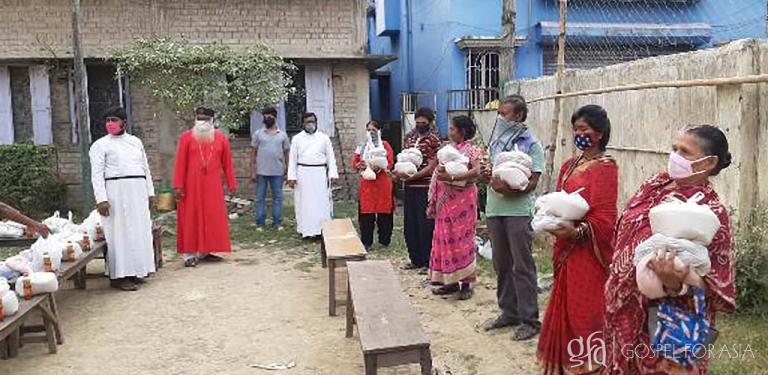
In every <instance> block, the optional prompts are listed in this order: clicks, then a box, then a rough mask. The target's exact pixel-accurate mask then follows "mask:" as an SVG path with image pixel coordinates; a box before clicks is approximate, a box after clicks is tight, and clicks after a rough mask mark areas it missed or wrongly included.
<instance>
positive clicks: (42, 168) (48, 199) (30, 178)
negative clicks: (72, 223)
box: [0, 145, 66, 219]
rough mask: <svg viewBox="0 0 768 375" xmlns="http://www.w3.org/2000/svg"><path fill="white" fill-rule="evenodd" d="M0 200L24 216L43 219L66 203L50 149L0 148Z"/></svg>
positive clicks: (19, 146)
mask: <svg viewBox="0 0 768 375" xmlns="http://www.w3.org/2000/svg"><path fill="white" fill-rule="evenodd" d="M0 200H2V201H3V202H5V203H7V204H10V205H11V206H13V207H15V208H17V209H19V210H20V211H21V212H23V213H24V214H26V215H28V216H31V217H34V218H38V219H40V218H43V217H46V216H48V215H50V214H51V213H52V212H53V211H55V210H56V209H58V208H59V207H61V206H62V205H63V204H65V202H66V186H65V185H64V184H63V183H62V182H61V180H59V177H58V175H57V173H56V149H55V148H53V147H50V146H33V145H11V146H0Z"/></svg>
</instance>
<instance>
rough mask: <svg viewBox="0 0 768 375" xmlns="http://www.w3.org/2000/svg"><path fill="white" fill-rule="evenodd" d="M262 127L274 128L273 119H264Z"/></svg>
mask: <svg viewBox="0 0 768 375" xmlns="http://www.w3.org/2000/svg"><path fill="white" fill-rule="evenodd" d="M264 125H266V126H267V127H268V128H271V127H273V126H275V119H274V118H273V117H264Z"/></svg>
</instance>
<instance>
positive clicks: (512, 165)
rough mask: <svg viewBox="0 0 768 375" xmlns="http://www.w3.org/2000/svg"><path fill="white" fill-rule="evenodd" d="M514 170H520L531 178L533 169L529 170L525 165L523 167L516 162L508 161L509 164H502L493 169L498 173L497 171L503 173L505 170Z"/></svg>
mask: <svg viewBox="0 0 768 375" xmlns="http://www.w3.org/2000/svg"><path fill="white" fill-rule="evenodd" d="M513 168H514V169H519V170H520V171H521V172H523V173H524V174H525V177H526V178H530V177H531V169H530V168H528V167H526V166H524V165H522V164H520V163H518V162H514V161H507V162H504V163H501V164H499V165H497V166H495V167H493V171H494V172H496V171H501V170H504V169H513Z"/></svg>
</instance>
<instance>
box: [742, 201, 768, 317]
mask: <svg viewBox="0 0 768 375" xmlns="http://www.w3.org/2000/svg"><path fill="white" fill-rule="evenodd" d="M767 243H768V206H766V205H759V206H758V207H756V208H755V210H754V211H753V212H752V214H751V215H750V217H749V218H748V219H747V221H746V222H742V223H740V225H739V231H738V234H737V236H736V304H737V305H738V309H739V311H740V312H745V313H753V314H768V247H767V246H766V244H767Z"/></svg>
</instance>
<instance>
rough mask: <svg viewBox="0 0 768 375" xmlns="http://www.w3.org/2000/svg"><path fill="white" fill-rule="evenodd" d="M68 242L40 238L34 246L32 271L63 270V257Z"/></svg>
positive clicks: (51, 238) (51, 237)
mask: <svg viewBox="0 0 768 375" xmlns="http://www.w3.org/2000/svg"><path fill="white" fill-rule="evenodd" d="M65 247H66V242H63V241H61V240H59V239H56V238H54V237H53V236H50V237H49V238H48V239H44V238H38V239H37V241H36V242H35V243H34V244H32V249H31V250H32V270H33V271H34V272H50V271H58V270H59V268H61V255H62V253H63V250H64V248H65Z"/></svg>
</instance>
